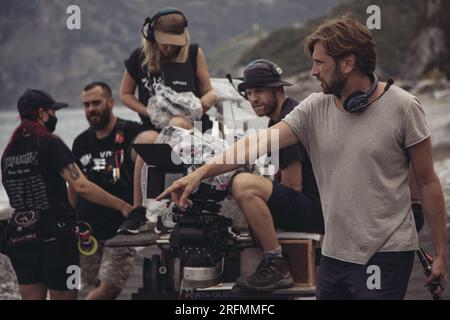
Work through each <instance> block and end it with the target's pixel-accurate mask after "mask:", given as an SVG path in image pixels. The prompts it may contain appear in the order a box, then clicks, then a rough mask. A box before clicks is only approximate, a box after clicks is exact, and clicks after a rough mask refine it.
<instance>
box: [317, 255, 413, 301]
mask: <svg viewBox="0 0 450 320" xmlns="http://www.w3.org/2000/svg"><path fill="white" fill-rule="evenodd" d="M413 264H414V251H402V252H379V253H376V254H375V255H374V256H373V257H372V258H371V259H370V260H369V262H368V263H367V264H366V265H359V264H355V263H350V262H344V261H340V260H336V259H333V258H329V257H326V256H322V259H321V261H320V267H319V274H318V279H317V299H318V300H344V299H345V300H349V299H356V300H361V299H364V300H370V299H380V300H401V299H404V297H405V294H406V289H407V288H408V282H409V278H410V276H411V271H412V267H413Z"/></svg>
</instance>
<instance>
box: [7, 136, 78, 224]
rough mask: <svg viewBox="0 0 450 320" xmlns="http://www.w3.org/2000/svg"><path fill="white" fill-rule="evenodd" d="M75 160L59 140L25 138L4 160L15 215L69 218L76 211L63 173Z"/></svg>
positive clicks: (8, 192)
mask: <svg viewBox="0 0 450 320" xmlns="http://www.w3.org/2000/svg"><path fill="white" fill-rule="evenodd" d="M74 162H76V160H75V157H74V156H73V154H72V152H71V151H70V150H69V148H68V147H67V146H66V145H65V144H64V142H63V141H62V140H61V139H59V138H58V137H56V136H53V135H52V136H47V137H42V138H40V139H39V141H38V140H37V138H36V137H34V136H28V137H24V138H22V139H21V140H19V141H17V142H16V145H15V146H14V147H13V148H12V149H11V150H9V151H7V153H4V154H3V156H2V159H1V170H2V183H3V186H4V188H5V190H6V193H7V195H8V198H9V203H10V205H11V207H13V208H14V209H15V211H16V212H20V211H36V212H38V213H39V214H40V215H41V217H42V218H43V219H45V218H52V217H53V218H61V217H63V218H64V217H67V218H70V219H71V220H73V219H74V218H75V211H74V209H73V208H72V206H71V205H70V203H69V200H68V196H67V186H66V182H65V180H64V179H63V178H62V176H61V174H60V172H61V171H62V170H63V169H64V168H65V167H67V165H69V164H70V163H74Z"/></svg>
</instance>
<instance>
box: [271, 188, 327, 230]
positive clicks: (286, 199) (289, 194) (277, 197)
mask: <svg viewBox="0 0 450 320" xmlns="http://www.w3.org/2000/svg"><path fill="white" fill-rule="evenodd" d="M272 184H273V190H272V194H271V195H270V198H269V201H268V202H267V205H268V206H269V209H270V212H271V213H272V217H273V222H274V224H275V227H276V228H277V229H282V230H284V231H290V232H308V233H319V234H323V233H324V225H323V215H322V210H321V208H320V204H319V203H318V201H317V200H315V199H314V198H313V197H311V196H309V195H307V194H304V193H302V192H297V191H295V190H294V189H291V188H288V187H286V186H283V185H281V184H279V183H276V182H272Z"/></svg>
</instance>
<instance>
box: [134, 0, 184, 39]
mask: <svg viewBox="0 0 450 320" xmlns="http://www.w3.org/2000/svg"><path fill="white" fill-rule="evenodd" d="M169 14H179V15H181V16H182V17H183V19H184V27H185V28H186V27H187V25H188V21H187V19H186V17H185V16H184V14H183V12H181V11H180V10H178V9H177V8H174V7H167V8H163V9H161V10H159V11H158V12H156V13H155V14H154V15H153V16H152V17H151V18H149V17H147V18H145V21H144V24H143V25H142V28H141V32H142V35H143V36H144V38H145V39H147V40H148V41H152V42H154V41H155V28H154V27H153V26H154V24H155V22H156V20H158V19H159V18H161V17H162V16H166V15H169ZM147 25H148V28H147V31H146V30H145V28H146V26H147Z"/></svg>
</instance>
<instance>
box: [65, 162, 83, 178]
mask: <svg viewBox="0 0 450 320" xmlns="http://www.w3.org/2000/svg"><path fill="white" fill-rule="evenodd" d="M67 170H69V176H70V178H71V179H72V180H73V181H77V180H78V178H79V177H80V173H79V172H78V168H77V166H76V165H75V164H73V163H71V164H69V165H68V166H67Z"/></svg>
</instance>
